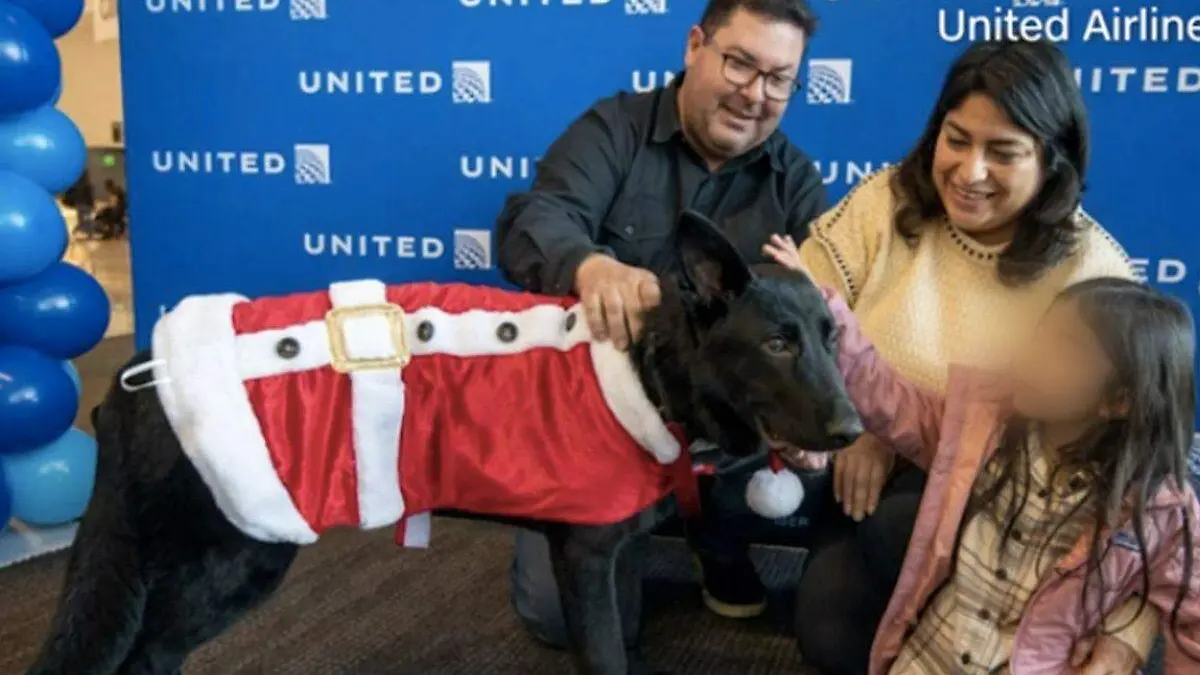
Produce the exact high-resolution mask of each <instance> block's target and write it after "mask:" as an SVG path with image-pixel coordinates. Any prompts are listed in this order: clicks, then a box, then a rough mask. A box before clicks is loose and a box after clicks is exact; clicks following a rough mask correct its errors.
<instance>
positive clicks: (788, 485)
mask: <svg viewBox="0 0 1200 675" xmlns="http://www.w3.org/2000/svg"><path fill="white" fill-rule="evenodd" d="M802 501H804V486H803V485H802V484H801V483H800V478H799V477H798V476H796V474H794V473H792V472H791V471H789V470H787V469H783V470H781V471H772V470H771V469H759V470H758V471H755V472H754V475H753V476H751V477H750V483H749V484H748V485H747V486H746V504H747V505H748V506H749V507H750V510H751V511H754V512H755V513H757V514H758V515H760V516H762V517H764V518H770V519H772V520H773V519H775V518H785V517H787V516H790V515H792V514H793V513H795V512H796V509H798V508H800V502H802Z"/></svg>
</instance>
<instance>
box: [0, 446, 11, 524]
mask: <svg viewBox="0 0 1200 675" xmlns="http://www.w3.org/2000/svg"><path fill="white" fill-rule="evenodd" d="M11 518H12V495H11V494H9V492H8V483H7V482H6V481H5V478H4V464H3V463H0V534H4V530H5V529H7V528H8V521H9V520H10V519H11Z"/></svg>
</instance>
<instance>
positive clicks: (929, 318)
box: [765, 42, 1157, 675]
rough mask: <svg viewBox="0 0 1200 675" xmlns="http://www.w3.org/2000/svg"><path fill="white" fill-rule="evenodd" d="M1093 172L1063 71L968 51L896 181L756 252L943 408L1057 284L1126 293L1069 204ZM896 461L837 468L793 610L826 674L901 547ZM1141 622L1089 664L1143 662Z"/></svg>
mask: <svg viewBox="0 0 1200 675" xmlns="http://www.w3.org/2000/svg"><path fill="white" fill-rule="evenodd" d="M1087 162H1088V123H1087V117H1086V113H1085V110H1084V105H1083V102H1082V99H1081V97H1080V93H1079V90H1078V87H1077V86H1076V84H1075V82H1074V78H1073V76H1072V74H1071V69H1070V66H1069V64H1068V62H1067V59H1066V58H1065V56H1064V55H1063V54H1062V53H1061V52H1060V51H1059V50H1058V49H1057V48H1056V47H1054V46H1053V45H1052V44H1050V43H1046V42H982V43H977V44H974V45H972V46H971V47H970V48H969V49H967V51H966V52H965V53H964V54H962V55H961V56H960V57H959V59H958V60H957V61H956V62H955V63H954V64H953V65H952V66H951V69H950V72H949V74H948V75H947V77H946V79H945V82H944V84H943V87H942V91H941V94H940V96H939V98H938V101H937V104H936V105H935V107H934V110H933V113H932V115H931V116H930V118H929V122H928V124H927V125H926V128H925V131H924V134H923V135H922V136H921V138H920V140H919V141H918V143H917V145H916V147H915V148H914V149H913V150H912V152H910V153H909V155H908V156H907V157H905V158H904V159H903V160H902V162H901V163H900V164H899V165H898V166H896V167H894V168H889V169H887V170H884V171H880V172H877V173H875V174H873V175H871V176H869V177H867V178H865V179H864V180H863V181H862V182H861V183H860V184H859V185H858V186H856V187H855V188H854V189H853V190H852V192H851V193H850V194H849V195H847V196H846V197H845V198H844V199H843V200H842V201H841V202H840V203H839V204H838V205H837V206H836V207H834V209H832V210H831V211H830V212H828V213H826V214H824V215H823V216H821V217H820V218H819V219H818V220H817V221H816V222H815V223H814V224H813V226H812V228H811V234H810V236H809V238H808V239H806V240H805V241H804V243H803V245H802V246H801V247H800V248H799V251H798V252H797V251H796V249H795V247H794V245H792V244H791V242H788V241H783V240H779V239H776V240H774V241H772V242H770V243H768V244H767V246H766V248H765V251H766V252H767V253H768V254H769V255H771V256H773V257H774V258H775V259H776V260H778V261H780V262H782V263H784V264H800V265H802V266H803V267H804V268H806V269H807V270H808V272H809V274H811V275H812V276H813V277H814V278H815V279H816V281H817V282H818V283H820V284H822V285H825V286H828V287H830V288H833V289H836V290H837V291H838V292H839V293H841V294H843V295H844V297H845V298H846V300H847V301H848V303H849V304H850V306H851V308H852V309H853V310H854V312H855V314H856V316H857V317H858V320H859V322H860V323H861V325H862V330H863V332H864V333H865V334H866V335H867V336H868V337H869V338H870V339H871V340H872V341H873V342H875V344H876V345H877V347H878V350H879V352H880V354H881V355H882V356H883V358H884V359H886V360H887V361H888V362H889V363H891V364H894V366H895V367H896V368H897V370H898V371H899V372H900V373H901V374H902V375H903V376H905V377H906V378H908V379H910V380H913V381H914V382H916V383H918V384H919V385H922V386H925V387H927V388H929V389H932V390H935V391H938V392H942V391H944V387H945V383H946V376H947V367H948V364H949V363H951V362H957V363H968V364H973V365H977V366H981V367H989V366H998V365H1001V364H1002V363H1003V362H1004V361H1005V360H1006V359H1007V358H1008V355H1009V347H1010V345H1012V344H1014V343H1019V342H1020V338H1021V337H1022V336H1023V335H1025V334H1027V333H1028V332H1029V331H1030V330H1031V329H1032V327H1033V324H1034V322H1035V321H1036V320H1037V319H1038V318H1039V317H1040V316H1041V314H1042V312H1043V311H1044V310H1045V309H1046V307H1048V306H1049V304H1050V302H1051V300H1052V299H1053V298H1054V297H1055V295H1056V294H1057V293H1058V292H1059V291H1060V290H1062V289H1063V288H1064V287H1066V286H1067V285H1069V284H1071V283H1073V282H1076V281H1080V280H1083V279H1087V278H1092V277H1097V276H1117V277H1125V278H1132V276H1133V272H1132V268H1131V266H1130V264H1129V261H1128V258H1127V256H1126V255H1125V253H1124V251H1123V250H1122V248H1121V247H1120V245H1118V244H1117V243H1116V242H1115V241H1114V240H1113V239H1112V237H1111V236H1110V235H1109V234H1108V233H1107V232H1106V231H1105V230H1104V229H1103V228H1101V227H1100V226H1099V225H1098V224H1097V223H1096V222H1095V221H1093V220H1092V219H1091V218H1090V217H1089V216H1088V215H1087V214H1086V213H1084V211H1083V210H1082V209H1081V208H1080V206H1079V205H1080V197H1081V195H1082V192H1083V189H1084V182H1083V179H1084V173H1085V169H1086V167H1087ZM893 457H894V454H893V453H892V452H890V451H889V450H888V449H887V448H886V447H883V446H882V444H881V443H880V442H879V441H878V440H877V439H875V438H874V437H871V436H865V437H863V438H862V439H861V440H860V441H859V442H857V443H856V444H855V445H854V446H852V447H851V448H849V449H847V450H846V451H844V452H843V453H840V454H839V455H838V456H837V457H836V459H835V460H834V465H833V468H832V471H833V474H834V477H833V479H834V485H835V490H834V492H835V498H836V499H837V501H839V502H840V503H841V505H842V509H843V511H844V512H845V514H846V516H847V517H846V518H845V523H844V526H842V527H835V528H833V534H831V535H830V536H828V537H827V538H825V539H824V541H823V542H822V543H821V545H820V546H818V547H816V548H815V549H814V550H812V551H810V556H809V562H808V568H807V569H806V571H805V574H804V576H803V578H802V579H801V582H800V587H799V589H798V592H797V607H796V612H797V621H796V630H797V633H798V641H799V645H800V650H801V652H802V653H803V655H804V658H805V660H806V661H808V662H809V663H811V664H812V665H815V666H817V667H818V668H820V669H822V671H823V672H826V673H828V674H830V675H835V674H840V673H863V672H866V669H867V655H868V653H869V651H870V647H871V642H872V639H873V637H874V635H875V630H876V628H877V626H878V624H879V621H880V618H881V617H882V615H883V612H884V610H885V609H886V606H887V601H888V598H889V597H890V596H891V593H892V589H893V588H894V587H895V585H896V581H897V577H898V575H899V571H900V568H901V565H902V563H903V559H904V556H905V552H906V549H907V544H908V539H909V536H910V534H911V533H912V528H913V522H914V520H915V518H916V513H917V507H918V504H919V502H920V499H921V494H922V490H923V487H924V476H923V474H922V473H921V472H920V471H919V470H917V469H916V468H915V467H913V466H912V465H911V464H909V463H907V462H905V461H903V460H896V461H895V462H894V465H893ZM1122 611H1123V610H1122ZM1150 614H1151V613H1150V612H1144V613H1142V614H1141V615H1140V617H1139V619H1138V620H1137V621H1136V622H1135V623H1134V624H1133V625H1131V626H1130V627H1129V628H1128V629H1127V630H1126V633H1124V634H1122V635H1120V636H1118V637H1119V638H1120V639H1121V642H1116V643H1114V642H1111V641H1103V642H1102V643H1100V644H1099V645H1098V646H1097V653H1111V651H1112V650H1117V651H1120V650H1122V649H1123V648H1124V647H1126V646H1129V647H1131V648H1132V649H1133V650H1135V651H1137V652H1138V654H1139V656H1140V657H1141V658H1144V657H1145V655H1146V653H1147V652H1148V651H1149V648H1150V643H1151V642H1152V641H1153V636H1154V632H1155V629H1156V623H1157V617H1156V616H1151V615H1150ZM1130 643H1132V644H1130Z"/></svg>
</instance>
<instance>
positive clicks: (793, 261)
mask: <svg viewBox="0 0 1200 675" xmlns="http://www.w3.org/2000/svg"><path fill="white" fill-rule="evenodd" d="M762 252H763V255H765V256H767V257H768V258H770V259H771V260H774V261H775V262H777V263H779V264H780V265H783V266H784V267H786V268H788V269H790V270H795V271H796V272H804V273H805V274H807V273H808V271H807V270H805V269H804V263H802V262H800V249H799V247H797V246H796V242H795V241H793V240H792V235H790V234H786V235H778V234H773V235H771V240H770V241H768V242H767V243H765V244H763V247H762Z"/></svg>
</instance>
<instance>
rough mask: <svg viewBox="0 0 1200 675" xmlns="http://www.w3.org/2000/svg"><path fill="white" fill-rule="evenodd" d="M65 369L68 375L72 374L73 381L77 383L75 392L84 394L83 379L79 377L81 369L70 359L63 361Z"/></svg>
mask: <svg viewBox="0 0 1200 675" xmlns="http://www.w3.org/2000/svg"><path fill="white" fill-rule="evenodd" d="M62 366H63V370H65V371H67V375H70V376H71V381H72V382H74V383H75V393H76V394H79V395H80V396H82V395H83V380H82V379H80V377H79V369H77V368H76V367H75V364H74V363H72V362H70V361H63V362H62Z"/></svg>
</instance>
